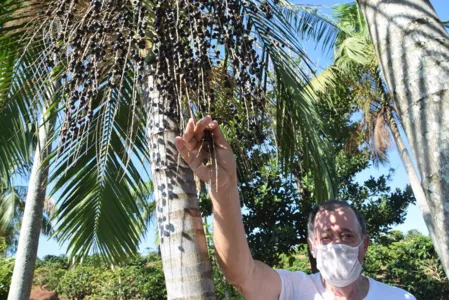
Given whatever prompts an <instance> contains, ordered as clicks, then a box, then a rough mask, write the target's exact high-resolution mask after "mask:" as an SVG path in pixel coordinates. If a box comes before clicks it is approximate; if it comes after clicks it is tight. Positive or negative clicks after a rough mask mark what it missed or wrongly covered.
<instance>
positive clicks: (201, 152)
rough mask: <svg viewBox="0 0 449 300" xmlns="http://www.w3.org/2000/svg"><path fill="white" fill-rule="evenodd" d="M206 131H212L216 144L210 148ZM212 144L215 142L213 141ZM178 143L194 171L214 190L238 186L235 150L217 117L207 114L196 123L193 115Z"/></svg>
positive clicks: (213, 191) (182, 154) (179, 149)
mask: <svg viewBox="0 0 449 300" xmlns="http://www.w3.org/2000/svg"><path fill="white" fill-rule="evenodd" d="M206 131H209V132H210V134H211V135H212V141H213V143H214V146H213V147H212V151H210V152H208V151H206V150H207V148H208V145H207V142H205V141H204V137H205V134H206ZM210 146H212V145H210ZM176 147H177V148H178V151H179V153H180V154H181V156H182V158H183V159H184V160H185V161H186V163H187V164H188V165H189V166H190V168H191V169H192V170H193V172H194V173H195V174H196V175H197V176H198V177H199V178H200V179H201V180H203V181H204V182H206V183H208V184H209V185H210V186H211V192H212V193H215V192H219V191H225V190H227V189H229V188H234V187H236V186H237V172H236V165H235V160H234V154H233V152H232V149H231V146H229V144H228V143H227V142H226V139H225V137H224V135H223V132H222V131H221V130H220V127H219V126H218V122H217V121H213V120H212V118H211V117H210V116H206V117H204V118H203V119H201V120H200V121H199V122H198V123H196V124H195V122H194V120H193V119H190V120H189V122H188V123H187V128H186V130H185V132H184V134H183V136H182V137H180V136H178V137H177V138H176Z"/></svg>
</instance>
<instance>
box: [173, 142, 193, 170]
mask: <svg viewBox="0 0 449 300" xmlns="http://www.w3.org/2000/svg"><path fill="white" fill-rule="evenodd" d="M175 144H176V148H178V151H179V154H181V156H182V158H183V159H184V160H185V162H186V163H187V164H188V165H190V164H191V163H192V161H193V159H194V157H193V154H192V153H191V152H190V150H189V149H188V148H187V146H186V143H185V142H184V140H183V138H182V137H180V136H177V137H176V143H175Z"/></svg>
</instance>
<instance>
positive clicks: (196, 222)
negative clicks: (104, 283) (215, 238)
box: [144, 76, 215, 299]
mask: <svg viewBox="0 0 449 300" xmlns="http://www.w3.org/2000/svg"><path fill="white" fill-rule="evenodd" d="M145 84H147V86H145V91H146V92H145V94H144V97H145V98H146V99H145V102H146V104H147V105H148V107H147V110H148V116H149V124H148V131H149V139H150V141H149V143H150V144H149V146H150V149H151V152H152V154H151V172H152V180H153V183H154V195H155V200H156V212H157V221H158V228H159V237H160V249H161V255H162V262H163V268H164V275H165V282H166V285H167V297H168V299H215V291H214V282H213V272H212V266H211V262H210V260H209V255H208V251H207V244H206V236H205V234H204V228H203V222H202V219H201V213H200V210H199V207H198V198H197V194H196V188H195V180H194V176H193V172H192V170H191V169H190V168H189V167H188V166H187V165H186V164H185V163H184V162H183V161H182V159H181V158H179V155H178V151H177V149H176V146H175V137H176V136H177V135H178V131H179V129H178V128H179V126H178V125H179V124H177V122H176V121H174V120H173V119H171V118H169V117H168V116H167V115H165V114H164V113H163V111H164V108H165V106H164V105H165V103H163V100H162V97H159V95H158V93H157V92H156V89H154V91H153V92H150V87H153V78H152V77H151V76H149V77H148V78H147V82H146V83H145Z"/></svg>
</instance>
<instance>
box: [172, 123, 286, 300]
mask: <svg viewBox="0 0 449 300" xmlns="http://www.w3.org/2000/svg"><path fill="white" fill-rule="evenodd" d="M206 131H209V132H206ZM205 134H206V135H208V134H211V136H212V139H208V138H206V139H205V138H204V137H205ZM205 140H212V141H213V142H214V145H215V147H213V151H212V154H211V153H210V152H208V151H206V149H207V148H208V147H207V145H204V143H205ZM206 142H207V141H206ZM176 146H177V148H178V150H179V152H180V154H181V156H182V157H183V158H184V160H185V161H186V162H187V164H188V165H189V166H190V167H191V168H192V170H193V171H194V172H195V174H196V175H197V176H198V177H199V178H201V179H202V180H203V181H205V182H206V183H210V190H211V191H210V195H211V198H212V203H213V207H214V243H215V249H216V253H217V256H218V261H219V264H220V267H221V269H222V270H223V273H224V274H225V276H226V278H227V279H228V281H229V282H231V284H232V285H234V286H235V287H236V288H237V289H238V290H239V291H240V292H241V293H242V294H243V295H244V296H245V298H247V299H276V300H277V299H279V295H280V292H281V279H280V277H279V275H278V274H277V273H276V271H274V270H273V269H272V268H270V267H269V266H267V265H266V264H264V263H262V262H259V261H255V260H254V259H253V258H252V256H251V252H250V251H249V247H248V242H247V240H246V236H245V230H244V227H243V221H242V214H241V211H240V201H239V193H238V190H237V171H236V165H235V160H234V154H233V153H232V149H231V147H230V146H229V144H228V143H227V142H226V140H225V138H224V135H223V133H222V132H221V130H220V128H219V126H218V123H217V121H212V118H211V117H210V116H207V117H205V118H203V119H201V120H200V121H199V122H198V123H196V124H195V123H194V121H193V120H189V123H188V124H187V128H186V130H185V132H184V135H183V137H178V138H177V139H176ZM211 155H212V156H211ZM211 158H212V159H211ZM207 160H211V162H212V166H210V165H208V164H204V162H205V161H207Z"/></svg>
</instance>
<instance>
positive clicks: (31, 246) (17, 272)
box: [8, 116, 54, 300]
mask: <svg viewBox="0 0 449 300" xmlns="http://www.w3.org/2000/svg"><path fill="white" fill-rule="evenodd" d="M53 119H54V118H53ZM53 122H54V120H50V121H49V120H48V118H46V117H45V116H43V117H42V121H41V124H40V127H39V136H38V143H37V146H36V152H35V153H34V161H33V168H32V170H31V176H30V181H29V184H28V191H27V197H26V202H25V211H24V214H23V219H22V227H21V229H20V236H19V244H18V247H17V248H18V249H17V253H16V261H15V265H14V271H13V276H12V279H11V286H10V290H9V295H8V300H23V299H29V298H30V293H31V287H32V284H33V272H34V265H35V263H36V258H37V247H38V243H39V235H40V232H41V226H42V216H43V211H44V203H45V195H46V183H47V179H48V167H47V166H45V165H44V164H43V162H44V160H45V159H46V158H47V157H48V155H49V153H50V152H51V143H49V140H50V136H51V134H52V131H53V129H54V123H53Z"/></svg>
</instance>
